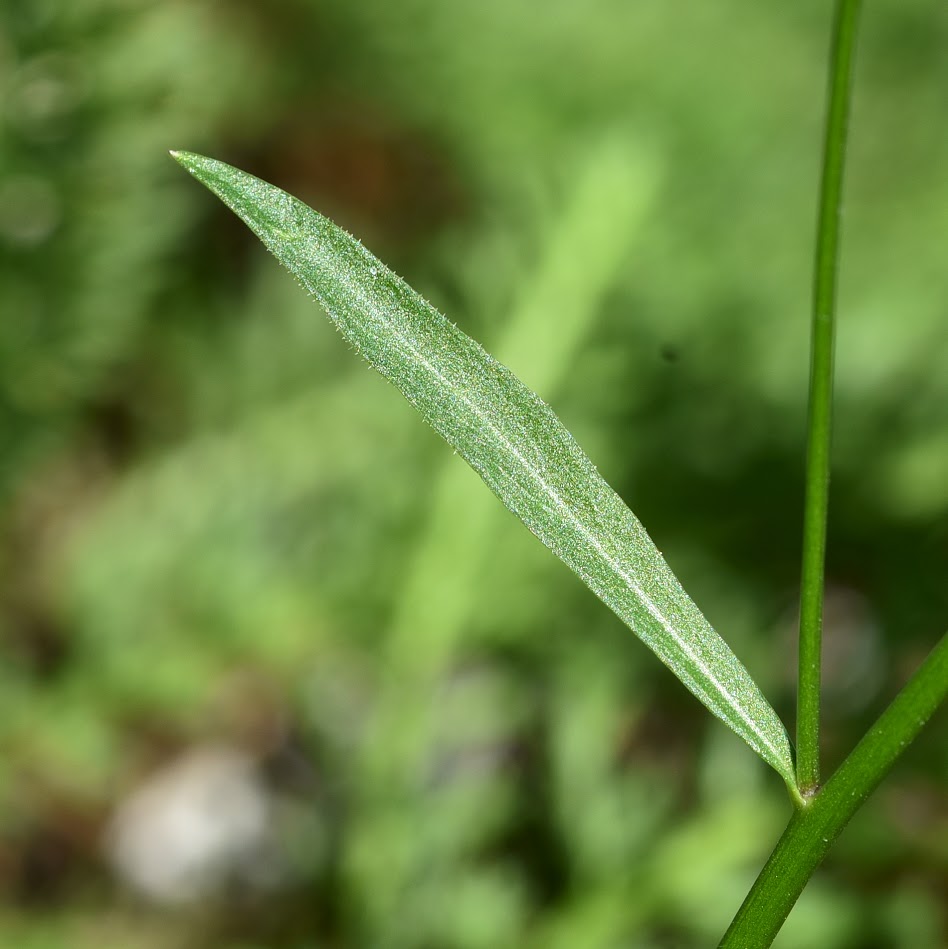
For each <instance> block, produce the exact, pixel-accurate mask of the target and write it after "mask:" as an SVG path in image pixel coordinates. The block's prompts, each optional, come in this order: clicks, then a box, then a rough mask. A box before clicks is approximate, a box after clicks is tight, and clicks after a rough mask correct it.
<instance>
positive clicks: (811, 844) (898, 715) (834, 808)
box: [720, 633, 948, 949]
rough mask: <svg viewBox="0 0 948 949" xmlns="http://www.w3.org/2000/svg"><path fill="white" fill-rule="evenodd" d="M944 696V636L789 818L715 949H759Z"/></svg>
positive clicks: (947, 662) (947, 638) (947, 670)
mask: <svg viewBox="0 0 948 949" xmlns="http://www.w3.org/2000/svg"><path fill="white" fill-rule="evenodd" d="M946 694H948V633H946V634H945V635H944V636H942V638H941V641H940V642H939V643H938V645H937V646H935V648H934V649H933V650H932V651H931V653H929V655H928V657H927V658H926V659H925V661H924V662H923V663H922V665H921V666H920V667H919V669H918V670H917V671H916V673H915V675H914V676H912V678H911V679H910V680H909V682H908V684H907V685H906V686H905V688H903V689H902V691H901V692H900V693H899V694H898V695H897V696H896V697H895V700H894V701H893V702H892V704H891V705H890V706H889V707H888V708H887V709H886V710H885V711H884V712H883V713H882V715H881V716H880V717H879V719H878V721H876V723H875V725H873V726H872V728H871V729H870V730H869V731H868V732H867V733H866V735H865V737H864V738H863V739H862V741H860V742H859V744H858V745H857V746H856V747H855V749H853V751H852V753H851V754H850V755H849V757H848V758H847V759H846V760H845V761H844V762H843V763H842V765H841V766H840V767H839V770H838V771H836V773H835V774H834V775H833V776H832V777H831V778H830V779H829V781H827V783H826V786H825V787H823V788H822V789H821V790H820V791H819V793H817V794H816V795H815V796H814V798H813V800H812V801H811V802H810V803H809V804H808V805H807V806H806V807H805V808H802V809H800V810H798V811H796V813H795V814H794V815H793V817H792V818H791V820H790V823H789V824H788V825H787V829H786V830H785V831H784V833H783V836H782V837H781V838H780V840H779V841H778V842H777V846H776V847H775V848H774V852H773V853H772V854H771V855H770V859H769V860H768V861H767V863H766V865H765V866H764V869H763V870H761V872H760V876H758V877H757V881H756V882H755V883H754V886H753V888H752V889H751V891H750V893H748V895H747V899H746V900H744V904H743V906H741V908H740V910H739V911H738V913H737V916H735V917H734V922H732V923H731V927H730V929H728V931H727V932H726V933H725V935H724V939H723V940H722V941H721V944H720V949H738V947H739V949H758V947H759V949H765V947H767V946H769V945H770V944H771V943H772V942H773V939H774V937H775V936H776V935H777V932H778V931H779V929H780V927H781V926H782V925H783V922H784V920H785V919H786V918H787V916H788V914H789V913H790V910H791V909H793V905H794V903H796V901H797V898H798V897H799V896H800V893H801V892H802V891H803V887H804V886H805V885H806V883H807V881H808V880H809V879H810V877H811V876H812V875H813V872H814V871H815V870H816V868H817V867H818V866H819V865H820V863H822V861H823V858H824V857H825V856H826V853H827V851H828V850H829V848H830V847H831V846H832V844H833V841H835V840H836V838H837V837H838V836H839V833H840V831H842V829H843V828H844V827H845V826H846V824H847V823H848V822H849V819H850V818H851V817H852V816H853V814H855V813H856V811H857V810H858V809H859V808H860V806H861V805H862V804H863V802H864V801H865V800H866V798H867V797H868V796H869V795H870V794H871V793H872V791H874V790H875V788H876V786H877V785H878V784H879V782H880V781H881V780H882V779H883V778H884V777H885V775H886V774H887V773H888V771H889V769H890V768H891V767H892V765H893V764H894V763H895V761H896V760H897V759H898V758H899V756H900V755H901V754H902V752H904V751H905V749H906V747H907V746H908V745H909V743H910V742H911V741H912V740H913V739H914V738H915V736H916V735H917V734H918V733H919V732H920V731H921V729H922V727H923V726H924V725H925V723H926V722H927V721H928V719H929V718H930V717H931V715H932V713H933V712H934V711H935V710H936V709H937V708H938V706H939V705H940V704H941V703H942V702H943V701H944V700H945V696H946Z"/></svg>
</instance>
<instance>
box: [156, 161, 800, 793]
mask: <svg viewBox="0 0 948 949" xmlns="http://www.w3.org/2000/svg"><path fill="white" fill-rule="evenodd" d="M172 154H173V155H174V157H175V158H176V159H177V160H178V161H179V162H180V163H181V164H182V165H183V166H184V167H185V168H186V169H187V170H188V171H189V172H191V174H192V175H194V177H195V178H197V179H198V180H199V181H200V182H201V183H202V184H204V185H206V186H207V187H208V188H209V189H210V190H211V191H213V192H214V193H215V194H216V195H217V196H218V197H219V198H220V199H221V200H222V201H223V202H224V203H225V204H227V205H228V206H229V207H230V208H231V209H232V210H233V211H234V212H236V213H237V214H238V215H239V216H240V217H241V218H243V220H244V221H245V222H246V223H247V224H248V225H249V226H250V228H251V229H252V230H253V231H254V232H255V233H256V234H257V236H258V237H259V238H260V239H261V240H262V241H263V242H264V244H265V245H266V246H267V248H269V250H270V251H271V252H272V253H273V254H274V255H275V256H276V258H277V259H278V260H279V261H280V262H281V263H282V264H283V265H284V266H285V267H286V268H287V269H288V270H289V271H290V272H291V273H292V274H293V275H294V276H295V277H296V278H297V280H298V281H299V282H300V283H301V284H302V286H303V287H304V289H306V290H307V291H308V292H309V293H310V294H312V295H313V296H314V297H315V298H316V299H317V300H318V301H319V302H320V303H321V304H322V306H323V307H324V308H325V309H326V312H327V313H328V314H329V316H330V318H331V319H332V321H333V322H334V323H335V324H336V326H337V327H338V328H339V330H340V331H341V332H342V333H343V335H344V336H345V337H346V339H348V340H349V342H351V343H352V344H353V345H354V346H355V347H356V349H357V350H358V351H359V352H361V353H362V355H363V356H364V357H365V358H366V359H367V360H368V362H369V363H370V364H371V365H372V366H373V367H374V368H375V369H377V370H378V371H379V372H380V373H382V375H383V376H385V377H386V378H387V379H389V380H390V381H391V382H393V383H394V384H395V385H396V386H397V387H398V388H399V389H400V390H401V391H402V393H403V395H404V396H405V397H406V398H407V399H408V401H409V402H410V403H411V404H412V405H413V406H414V407H415V408H416V409H417V410H418V411H419V412H420V413H421V414H422V416H423V417H424V418H425V420H426V421H427V422H428V423H429V424H430V425H431V426H432V427H433V428H434V429H435V430H436V431H437V432H438V433H439V434H440V435H441V436H442V437H443V438H444V439H445V440H446V441H447V442H449V443H450V444H451V445H452V446H453V447H454V448H455V449H456V450H457V451H458V453H459V454H460V455H461V456H462V457H463V458H464V459H465V460H466V461H467V462H468V464H470V465H471V467H472V468H474V470H475V471H477V473H478V474H479V475H480V476H481V477H482V478H483V479H484V481H485V482H486V483H487V485H488V487H490V489H491V490H492V491H493V492H494V493H495V494H496V495H497V496H498V497H499V498H500V499H501V501H503V503H504V504H505V505H506V506H507V507H508V508H509V509H510V510H511V511H513V513H514V514H516V515H517V516H518V517H519V518H520V519H521V520H522V521H523V522H524V524H526V525H527V527H528V528H529V529H530V530H531V531H532V532H533V533H534V534H535V535H536V536H537V537H538V538H539V539H540V540H541V541H543V543H544V544H546V546H547V547H549V548H550V550H552V551H553V552H554V553H555V554H556V555H557V556H558V557H559V558H560V559H561V560H562V561H563V562H564V563H566V564H567V566H569V567H570V568H571V569H572V570H573V571H574V572H575V573H576V574H577V575H578V576H579V577H580V578H581V579H582V580H583V582H584V583H585V584H586V585H587V586H588V587H589V588H590V589H591V590H592V591H593V592H594V593H595V594H596V595H597V596H598V597H599V598H600V599H601V600H603V602H605V603H606V604H607V605H608V606H609V607H611V608H612V610H614V611H615V613H616V614H618V616H619V617H621V619H622V620H623V621H624V622H625V623H626V624H628V626H629V627H630V628H631V629H632V630H633V632H635V634H636V635H637V636H638V637H639V638H640V639H641V640H642V641H643V642H644V643H645V644H646V645H647V646H648V647H649V648H650V649H651V650H652V651H653V652H654V653H655V654H656V655H657V656H658V657H659V658H660V659H661V660H662V662H664V663H665V665H667V666H668V667H669V669H671V670H672V672H673V673H674V674H675V675H676V676H677V677H678V678H679V679H680V680H681V681H682V682H683V683H684V684H685V686H687V688H688V689H690V690H691V692H693V693H694V694H695V695H696V696H697V697H698V698H699V699H700V700H701V701H702V702H703V703H704V704H705V705H706V706H707V708H708V709H710V710H711V712H713V713H714V714H715V715H716V716H717V717H718V718H720V719H722V720H723V721H724V722H726V723H727V724H728V725H730V726H731V728H732V729H734V731H735V732H737V734H739V735H740V736H741V737H742V738H743V739H744V740H745V741H746V742H747V743H748V744H749V745H750V746H751V747H752V748H753V749H754V750H755V751H756V752H757V753H758V754H759V755H760V756H761V757H762V758H763V759H764V760H765V761H766V762H768V764H770V765H772V766H773V767H774V768H775V769H776V771H777V772H778V773H779V774H780V775H781V776H782V777H783V778H784V780H785V781H786V782H787V784H788V786H789V787H790V788H791V789H793V788H794V781H793V763H792V759H791V753H790V743H789V741H788V739H787V735H786V732H785V730H784V727H783V725H782V723H781V722H780V719H779V718H778V717H777V715H776V713H775V712H774V710H773V709H772V708H771V707H770V705H769V704H768V703H767V700H766V699H765V698H764V697H763V695H762V694H761V692H760V690H759V689H758V688H757V685H756V683H755V682H754V680H753V679H752V678H751V677H750V675H749V673H748V672H747V670H746V669H745V668H744V667H743V666H742V665H741V663H740V662H739V661H738V659H737V657H736V656H735V655H734V653H733V652H731V650H730V648H729V647H728V645H727V644H726V643H725V642H724V640H723V639H721V637H720V636H719V635H718V634H717V633H716V632H715V631H714V629H713V628H712V627H711V625H710V624H709V623H708V621H707V620H706V619H705V618H704V616H703V615H702V614H701V612H700V610H699V609H698V608H697V607H696V606H695V604H694V603H693V602H692V600H691V599H690V598H689V597H688V595H687V594H686V593H685V591H684V590H683V589H682V587H681V584H679V582H678V580H677V579H676V578H675V575H674V574H673V573H672V572H671V570H670V569H669V567H668V565H667V564H666V563H665V561H664V559H663V558H662V555H661V554H660V553H659V551H658V550H657V548H656V547H655V545H654V544H653V543H652V541H651V539H650V538H649V536H648V534H647V533H646V532H645V529H644V528H643V527H642V525H641V524H640V523H639V521H638V520H637V519H636V517H635V515H634V514H633V513H632V512H631V511H630V510H629V509H628V507H626V505H625V504H624V503H623V501H622V499H621V498H620V497H619V496H618V495H617V494H616V493H615V492H614V491H613V490H612V489H611V488H610V487H609V485H608V484H606V482H605V481H604V480H603V479H602V477H601V476H600V475H599V472H598V471H597V470H596V468H595V467H594V466H593V464H592V463H591V462H590V461H589V459H588V458H587V457H586V455H585V454H583V452H582V450H581V449H580V447H579V446H578V445H577V444H576V442H575V441H574V440H573V438H572V436H571V435H570V434H569V432H568V431H567V430H566V429H565V428H564V427H563V424H562V423H561V422H560V420H559V419H558V418H557V417H556V415H554V413H553V411H552V410H551V409H550V408H549V406H547V405H546V403H544V402H543V401H542V400H541V399H540V398H539V397H538V396H537V395H536V394H535V393H533V392H531V391H530V390H529V389H528V388H527V387H526V386H525V385H524V384H523V383H522V382H520V380H519V379H517V377H516V376H514V375H513V373H511V372H510V370H508V369H507V368H506V367H504V366H502V365H501V364H500V363H498V362H497V361H496V360H495V359H493V358H492V357H491V356H489V355H488V354H487V353H486V352H485V351H484V350H483V349H482V348H481V347H480V346H479V345H478V344H477V343H475V342H474V341H473V340H472V339H471V338H470V337H468V336H466V335H465V334H464V333H462V332H461V330H459V329H458V328H457V327H456V326H455V325H454V324H453V323H451V322H450V321H448V320H447V319H445V318H444V317H443V316H442V315H441V314H440V313H438V312H437V311H436V310H435V309H434V308H433V307H432V306H431V305H430V304H428V303H427V302H426V301H425V300H423V299H422V298H421V297H420V296H419V295H418V294H417V293H415V292H414V291H413V290H412V289H411V288H410V287H409V286H408V285H407V284H406V283H405V282H404V281H402V280H401V279H400V278H399V277H397V276H396V275H395V274H394V273H392V272H391V271H390V270H388V269H387V268H386V267H385V266H383V265H382V264H381V263H380V262H379V261H378V260H377V259H376V258H375V257H373V256H372V254H370V253H369V252H368V251H367V250H366V249H365V248H364V247H363V246H362V245H361V244H360V243H359V242H358V241H357V240H355V239H354V238H352V237H351V236H349V235H348V234H346V233H345V232H344V231H342V230H341V229H340V228H338V227H336V226H335V225H334V224H333V223H332V222H331V221H329V220H327V219H326V218H325V217H323V216H322V215H320V214H318V213H317V212H315V211H313V210H312V209H311V208H308V207H307V206H306V205H305V204H303V203H302V202H300V201H298V200H296V198H294V197H292V196H291V195H289V194H287V193H286V192H284V191H281V190H280V189H278V188H275V187H273V186H272V185H270V184H267V183H266V182H264V181H261V180H260V179H259V178H254V177H253V176H252V175H248V174H246V173H245V172H242V171H239V170H237V169H236V168H232V167H231V166H230V165H226V164H224V163H223V162H219V161H215V160H213V159H210V158H204V157H202V156H200V155H194V154H191V153H187V152H172ZM551 328H552V327H551ZM445 569H450V565H448V564H446V565H445Z"/></svg>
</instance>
